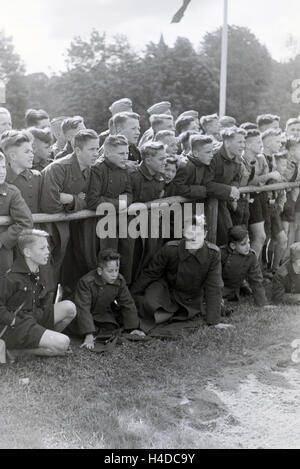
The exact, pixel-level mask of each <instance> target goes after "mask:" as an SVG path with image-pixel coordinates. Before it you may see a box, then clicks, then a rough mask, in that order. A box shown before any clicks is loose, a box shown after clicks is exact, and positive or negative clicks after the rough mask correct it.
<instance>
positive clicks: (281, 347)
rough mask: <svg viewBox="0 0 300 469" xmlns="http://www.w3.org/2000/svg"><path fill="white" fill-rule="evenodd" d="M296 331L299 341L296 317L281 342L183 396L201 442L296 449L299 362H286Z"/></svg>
mask: <svg viewBox="0 0 300 469" xmlns="http://www.w3.org/2000/svg"><path fill="white" fill-rule="evenodd" d="M296 331H299V334H298V337H299V338H300V317H299V318H298V317H297V316H296V317H295V322H294V324H293V327H291V324H289V325H288V327H287V331H286V341H285V342H281V343H275V344H271V345H270V346H268V347H266V348H265V349H264V350H257V351H256V352H253V351H251V352H250V351H249V352H245V353H244V355H243V357H241V358H237V359H236V360H234V361H232V362H231V363H230V364H228V367H226V369H224V374H223V375H222V376H219V377H217V378H216V379H213V380H211V381H209V382H208V384H207V386H206V389H205V391H204V392H203V391H201V392H199V393H197V392H193V393H192V394H191V395H192V397H188V396H187V397H184V399H183V400H182V402H181V405H183V406H184V407H185V410H186V415H188V414H190V416H194V417H195V420H197V425H198V428H199V429H201V440H202V441H203V440H204V441H208V442H210V446H211V447H214V448H256V449H258V448H262V449H268V448H274V449H275V448H286V449H292V448H293V449H299V448H300V364H297V363H293V361H292V359H291V356H292V353H293V352H294V349H293V348H292V346H291V343H292V341H293V340H295V334H296ZM194 391H195V390H194ZM199 409H201V411H200V410H199ZM196 417H197V418H196ZM192 426H193V427H194V428H195V425H192Z"/></svg>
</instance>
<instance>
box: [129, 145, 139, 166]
mask: <svg viewBox="0 0 300 469" xmlns="http://www.w3.org/2000/svg"><path fill="white" fill-rule="evenodd" d="M128 159H129V161H138V162H139V163H140V162H141V153H140V150H139V149H138V147H136V146H135V145H133V144H130V145H129V154H128Z"/></svg>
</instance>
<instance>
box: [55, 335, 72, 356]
mask: <svg viewBox="0 0 300 469" xmlns="http://www.w3.org/2000/svg"><path fill="white" fill-rule="evenodd" d="M53 345H54V347H55V348H56V349H57V350H58V351H59V352H66V351H67V350H68V348H69V346H70V339H69V337H68V336H66V335H65V334H57V336H56V338H55V343H54V344H53Z"/></svg>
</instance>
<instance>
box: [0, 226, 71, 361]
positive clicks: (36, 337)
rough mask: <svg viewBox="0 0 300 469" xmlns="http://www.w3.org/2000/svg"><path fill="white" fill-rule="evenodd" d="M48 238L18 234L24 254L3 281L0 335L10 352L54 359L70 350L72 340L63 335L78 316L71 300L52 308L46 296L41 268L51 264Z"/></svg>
mask: <svg viewBox="0 0 300 469" xmlns="http://www.w3.org/2000/svg"><path fill="white" fill-rule="evenodd" d="M47 237H48V234H47V233H46V232H45V231H39V230H24V231H23V232H22V233H21V234H20V235H19V238H18V247H19V250H20V252H21V254H22V255H21V256H20V257H19V258H17V259H16V260H15V262H14V264H13V266H12V268H11V270H9V271H8V272H7V273H6V275H5V276H3V277H1V279H0V334H2V337H1V338H2V340H4V342H5V344H6V347H7V348H9V349H30V350H29V352H30V353H32V354H34V355H45V356H55V355H64V354H65V352H66V351H67V350H68V347H69V344H70V340H69V338H68V337H67V336H66V335H64V334H62V333H61V332H62V331H63V330H64V329H65V328H66V327H67V325H68V324H69V323H70V322H71V321H72V320H73V319H74V317H75V316H76V308H75V305H74V304H73V303H71V302H70V301H63V302H61V303H57V304H55V305H53V304H52V303H51V301H49V299H50V300H51V297H49V296H48V295H45V296H44V295H43V293H44V291H45V290H44V289H45V286H44V285H42V283H41V281H40V278H39V268H40V266H42V265H45V264H47V261H48V257H49V248H48V241H47ZM27 352H28V350H27Z"/></svg>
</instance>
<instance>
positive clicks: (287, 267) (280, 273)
mask: <svg viewBox="0 0 300 469" xmlns="http://www.w3.org/2000/svg"><path fill="white" fill-rule="evenodd" d="M272 299H273V301H274V303H277V304H278V303H281V304H292V305H299V304H300V243H294V244H292V246H291V247H290V257H289V259H288V260H287V261H286V262H284V264H282V266H281V267H279V269H278V270H277V271H276V272H275V275H274V277H273V285H272Z"/></svg>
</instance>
